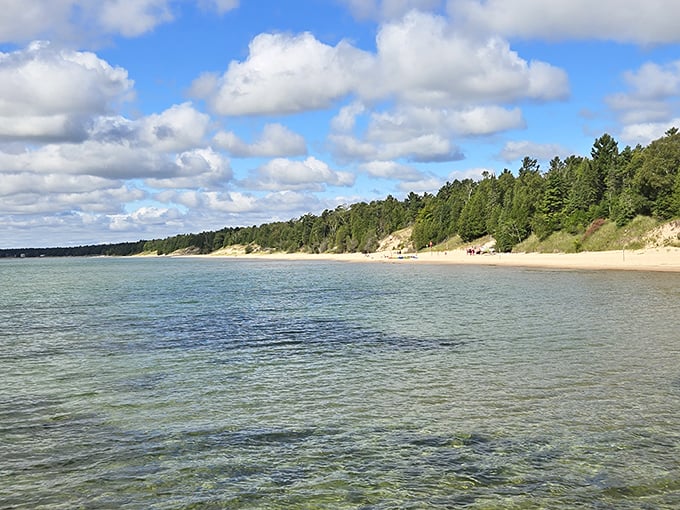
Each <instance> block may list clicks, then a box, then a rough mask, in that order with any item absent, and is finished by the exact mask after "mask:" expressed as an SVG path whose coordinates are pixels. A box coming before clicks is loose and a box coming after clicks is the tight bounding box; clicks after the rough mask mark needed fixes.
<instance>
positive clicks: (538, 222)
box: [0, 128, 680, 257]
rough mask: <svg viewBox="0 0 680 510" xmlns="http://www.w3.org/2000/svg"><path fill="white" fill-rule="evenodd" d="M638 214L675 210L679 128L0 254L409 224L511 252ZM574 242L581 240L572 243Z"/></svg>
mask: <svg viewBox="0 0 680 510" xmlns="http://www.w3.org/2000/svg"><path fill="white" fill-rule="evenodd" d="M638 216H647V217H651V218H654V219H656V220H659V221H662V220H670V219H672V218H678V217H680V131H678V129H677V128H671V129H669V130H668V131H667V132H666V134H665V135H664V136H663V137H661V138H659V139H658V140H655V141H653V142H651V143H650V144H649V145H648V146H646V147H642V146H640V145H638V146H636V147H634V148H631V147H630V146H626V147H625V148H624V149H623V150H619V146H618V142H617V141H616V140H615V139H614V138H613V137H612V136H610V135H609V134H604V135H602V136H601V137H599V138H597V139H596V140H595V141H594V143H593V146H592V149H591V153H590V158H588V157H582V156H569V157H567V158H566V159H564V160H562V159H561V158H559V157H554V158H553V159H552V160H551V161H550V163H549V168H548V169H547V170H546V171H545V172H543V171H541V169H540V167H539V164H538V162H537V160H536V159H532V158H530V157H528V156H527V157H525V158H524V159H523V161H522V166H521V168H519V169H518V170H517V172H516V175H515V173H513V172H512V171H510V170H508V169H504V170H503V171H502V172H500V174H498V175H495V174H492V173H490V172H485V173H484V174H483V178H482V179H481V180H479V181H475V180H472V179H464V180H454V181H453V182H447V183H446V184H445V185H444V186H442V187H441V189H439V191H438V192H437V193H436V194H434V195H433V194H430V193H425V194H423V195H418V194H416V193H414V192H411V193H409V194H408V196H407V197H406V198H405V199H403V200H397V199H396V198H394V197H393V196H391V195H390V196H388V197H387V198H385V199H384V200H375V201H372V202H370V203H366V202H359V203H355V204H351V205H346V206H339V207H337V208H336V209H333V210H325V211H323V213H321V214H320V215H318V216H317V215H314V214H305V215H304V216H302V217H300V218H297V219H291V220H289V221H282V222H273V223H266V224H262V225H259V226H249V227H228V228H223V229H221V230H217V231H207V232H201V233H198V234H180V235H176V236H171V237H167V238H164V239H154V240H142V241H137V242H129V243H116V244H98V245H89V246H78V247H65V248H59V247H55V248H24V249H3V250H0V256H3V257H17V256H25V257H35V256H94V255H109V256H114V255H115V256H124V255H135V254H140V253H146V252H152V253H154V252H155V253H157V254H159V255H163V254H170V253H173V252H177V251H178V250H185V251H190V252H193V253H210V252H213V251H215V250H218V249H221V248H225V247H230V246H235V245H240V246H245V248H246V252H250V251H254V250H270V251H284V252H306V253H324V252H330V253H345V252H373V251H375V250H376V249H377V248H378V244H379V241H380V240H381V239H382V238H384V237H386V236H388V235H389V234H391V233H393V232H395V231H398V230H401V229H404V228H406V227H412V237H411V242H412V245H413V246H414V247H415V248H416V249H421V248H423V247H425V246H429V245H430V243H433V244H435V245H437V244H439V243H442V242H444V241H446V240H447V239H451V238H454V237H459V238H460V240H461V241H462V242H466V243H467V242H472V241H474V240H476V239H479V238H482V237H484V236H487V235H488V236H492V237H493V238H494V239H495V241H496V250H497V251H501V252H507V251H512V249H513V247H515V246H516V245H517V244H518V243H521V242H522V241H524V240H526V239H527V238H528V237H529V236H531V235H533V236H535V237H536V238H537V239H538V240H545V239H548V238H549V237H550V236H551V235H555V233H559V232H564V233H569V234H572V235H579V234H585V233H587V232H588V231H589V228H590V229H592V228H593V227H592V226H593V225H594V224H596V225H602V224H603V223H605V222H611V223H614V224H616V225H617V226H619V227H620V226H624V225H626V224H628V223H629V222H631V221H632V220H633V219H634V218H636V217H638ZM577 244H578V243H577ZM576 249H578V246H576Z"/></svg>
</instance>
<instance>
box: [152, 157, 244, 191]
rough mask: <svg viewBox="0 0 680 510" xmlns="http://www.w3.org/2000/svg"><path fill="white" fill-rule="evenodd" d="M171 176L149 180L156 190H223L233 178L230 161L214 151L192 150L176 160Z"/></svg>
mask: <svg viewBox="0 0 680 510" xmlns="http://www.w3.org/2000/svg"><path fill="white" fill-rule="evenodd" d="M171 168H172V169H173V171H172V173H171V175H169V176H167V177H165V178H153V177H151V178H148V179H146V183H147V184H148V185H149V186H152V187H154V188H189V189H190V188H209V189H214V188H223V187H225V186H226V184H227V183H228V182H229V181H230V180H231V178H232V177H233V173H232V170H231V166H230V164H229V161H228V160H227V159H226V158H224V157H223V156H222V155H221V154H219V153H217V152H215V151H214V150H212V149H210V148H208V149H192V150H190V151H186V152H183V153H181V154H179V155H178V156H177V157H176V158H175V162H174V165H172V167H171Z"/></svg>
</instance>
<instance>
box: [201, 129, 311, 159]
mask: <svg viewBox="0 0 680 510" xmlns="http://www.w3.org/2000/svg"><path fill="white" fill-rule="evenodd" d="M214 142H215V144H216V145H217V146H218V147H220V148H222V149H225V150H226V151H228V152H229V154H230V155H231V156H233V157H236V158H249V157H286V156H301V155H305V154H307V144H306V142H305V139H304V138H303V137H302V136H301V135H298V134H297V133H294V132H292V131H291V130H290V129H288V128H287V127H285V126H283V125H281V124H266V125H265V126H264V128H263V130H262V135H261V136H260V138H259V139H257V140H255V141H254V142H253V143H251V144H248V143H246V142H244V141H243V140H242V139H241V138H239V137H238V136H237V135H236V134H235V133H233V132H231V131H229V132H225V131H221V132H219V133H217V135H215V138H214Z"/></svg>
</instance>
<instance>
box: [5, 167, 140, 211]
mask: <svg viewBox="0 0 680 510" xmlns="http://www.w3.org/2000/svg"><path fill="white" fill-rule="evenodd" d="M24 178H26V176H24ZM144 196H145V192H143V191H142V190H140V189H137V188H133V187H129V186H125V185H119V186H118V187H115V188H113V187H108V186H106V187H105V188H104V189H92V190H87V189H85V190H78V189H77V188H76V189H74V190H60V191H51V192H49V193H42V192H39V191H37V190H35V191H34V190H31V191H24V192H19V193H14V194H11V195H8V196H5V197H3V199H2V201H0V214H3V215H36V214H63V213H64V212H66V211H79V212H82V211H85V212H92V213H98V214H100V213H110V212H111V213H113V212H117V211H119V210H120V209H121V204H123V203H125V202H130V201H134V200H140V199H141V198H143V197H144Z"/></svg>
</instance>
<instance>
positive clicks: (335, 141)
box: [329, 133, 463, 162]
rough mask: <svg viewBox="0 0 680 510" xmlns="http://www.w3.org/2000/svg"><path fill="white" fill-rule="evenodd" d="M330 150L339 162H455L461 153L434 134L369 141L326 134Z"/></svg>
mask: <svg viewBox="0 0 680 510" xmlns="http://www.w3.org/2000/svg"><path fill="white" fill-rule="evenodd" d="M329 141H330V143H331V148H332V150H333V153H334V154H335V156H336V157H337V158H338V159H339V160H340V161H375V160H378V161H387V160H394V159H402V158H403V159H406V160H408V161H417V162H442V161H455V160H458V159H461V158H462V157H463V156H462V154H461V152H460V151H459V150H458V148H457V147H455V146H454V145H453V144H452V143H451V141H450V140H448V139H446V138H443V137H442V136H440V135H438V134H434V133H430V134H424V135H421V136H418V137H415V138H408V139H403V140H400V141H388V142H378V143H372V142H367V141H362V140H360V139H358V138H356V137H354V136H351V135H343V134H333V135H330V136H329Z"/></svg>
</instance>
